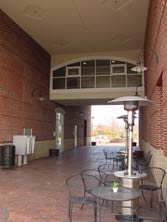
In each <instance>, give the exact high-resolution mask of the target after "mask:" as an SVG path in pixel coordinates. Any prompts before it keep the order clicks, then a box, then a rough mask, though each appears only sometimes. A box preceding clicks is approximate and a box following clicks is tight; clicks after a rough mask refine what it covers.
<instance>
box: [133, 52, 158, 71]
mask: <svg viewBox="0 0 167 222" xmlns="http://www.w3.org/2000/svg"><path fill="white" fill-rule="evenodd" d="M145 51H151V52H152V55H153V56H154V59H155V62H156V63H157V64H158V55H157V53H156V52H155V51H154V50H153V49H143V50H142V51H141V52H140V53H139V57H138V59H137V63H136V64H137V66H135V67H133V68H131V70H132V71H133V72H138V73H141V72H144V71H146V70H147V69H148V68H147V67H145V66H144V65H143V63H142V57H143V54H144V52H145Z"/></svg>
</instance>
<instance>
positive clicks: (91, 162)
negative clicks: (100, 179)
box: [0, 146, 121, 222]
mask: <svg viewBox="0 0 167 222" xmlns="http://www.w3.org/2000/svg"><path fill="white" fill-rule="evenodd" d="M114 147H115V146H114ZM103 148H104V147H102V146H95V147H84V148H78V149H76V150H73V151H68V152H65V153H64V154H62V155H61V156H59V157H49V158H44V159H40V160H35V161H31V162H29V163H28V165H25V166H22V167H17V168H15V169H2V170H0V175H1V177H0V178H1V179H0V206H3V207H6V208H7V209H8V210H9V214H10V216H9V222H67V221H68V218H67V215H68V213H67V212H68V192H67V187H66V185H65V180H66V178H67V177H69V176H70V175H73V174H75V173H79V172H80V171H81V170H83V169H86V168H97V166H98V165H100V164H102V163H105V159H104V155H103ZM105 148H106V146H105ZM119 148H121V147H119ZM119 148H118V149H119ZM74 221H76V222H79V221H81V222H93V209H91V208H87V209H86V207H84V209H83V210H81V209H80V208H76V209H74Z"/></svg>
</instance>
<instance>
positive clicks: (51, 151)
mask: <svg viewBox="0 0 167 222" xmlns="http://www.w3.org/2000/svg"><path fill="white" fill-rule="evenodd" d="M58 155H59V150H58V149H49V156H58Z"/></svg>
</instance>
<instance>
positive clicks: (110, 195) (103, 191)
mask: <svg viewBox="0 0 167 222" xmlns="http://www.w3.org/2000/svg"><path fill="white" fill-rule="evenodd" d="M91 193H92V194H93V195H94V196H96V197H97V198H100V199H104V200H112V201H129V200H134V199H137V198H139V197H140V195H141V191H140V190H139V189H135V188H127V187H119V188H118V191H117V192H116V193H115V192H113V188H112V187H111V186H99V187H96V188H95V189H93V190H92V192H91Z"/></svg>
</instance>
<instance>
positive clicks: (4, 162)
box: [0, 145, 15, 168]
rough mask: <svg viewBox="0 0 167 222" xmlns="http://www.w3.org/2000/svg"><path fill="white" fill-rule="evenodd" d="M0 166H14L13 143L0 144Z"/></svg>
mask: <svg viewBox="0 0 167 222" xmlns="http://www.w3.org/2000/svg"><path fill="white" fill-rule="evenodd" d="M0 166H1V167H2V168H13V167H15V146H14V145H2V146H0Z"/></svg>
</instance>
